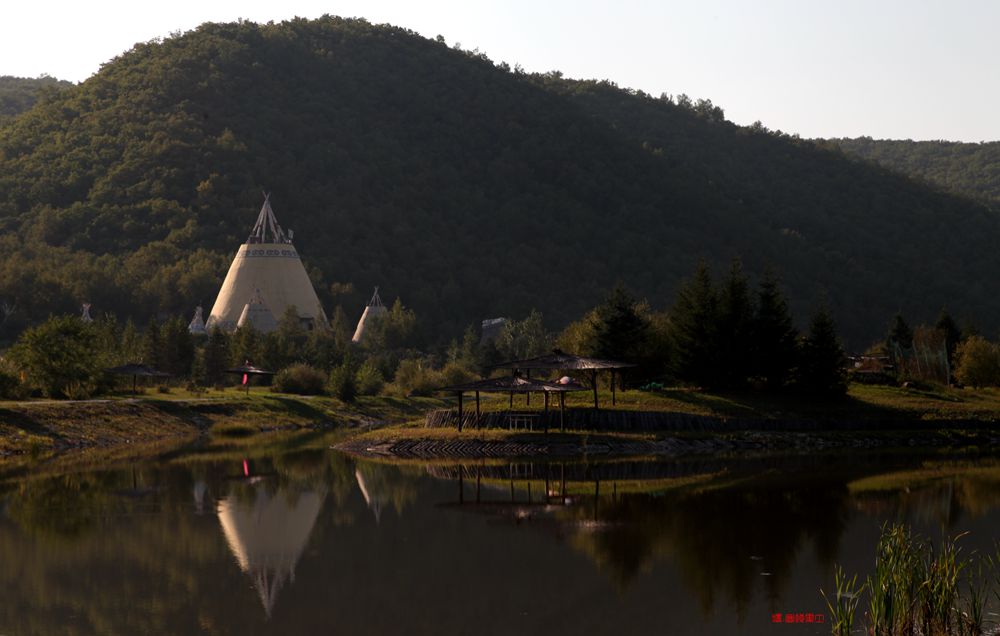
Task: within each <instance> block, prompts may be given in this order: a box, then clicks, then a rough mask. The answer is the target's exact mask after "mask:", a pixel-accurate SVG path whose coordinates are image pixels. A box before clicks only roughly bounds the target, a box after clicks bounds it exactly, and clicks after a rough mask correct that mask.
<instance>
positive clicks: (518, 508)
mask: <svg viewBox="0 0 1000 636" xmlns="http://www.w3.org/2000/svg"><path fill="white" fill-rule="evenodd" d="M886 521H905V522H908V523H910V524H912V525H913V527H914V529H915V530H917V531H919V532H921V533H922V534H924V535H925V536H928V537H931V538H939V537H940V536H942V533H943V534H949V535H951V534H956V533H958V532H964V531H970V532H969V534H968V535H967V536H965V537H963V538H962V539H961V540H960V545H961V546H962V548H963V553H971V552H972V551H975V550H979V551H984V552H985V551H988V550H989V549H990V547H991V546H992V544H993V541H994V537H996V536H997V535H998V534H1000V461H997V460H996V459H994V458H989V457H983V456H969V455H967V456H958V457H956V456H951V457H949V456H943V455H926V454H925V455H920V454H906V453H894V454H886V453H883V454H875V453H870V454H863V453H851V454H831V455H814V456H807V457H759V458H731V459H717V458H711V457H700V458H695V459H686V460H677V461H648V460H647V461H641V460H617V461H590V462H578V461H573V462H565V463H559V462H555V463H545V462H515V463H510V462H502V461H485V462H466V463H465V464H461V465H460V464H448V463H444V462H434V463H432V464H431V465H427V464H419V463H407V464H405V465H399V464H395V465H394V464H390V463H386V462H369V461H364V462H362V461H356V460H354V459H352V458H350V457H347V456H345V455H342V454H340V453H337V452H335V451H332V450H329V449H328V448H327V446H326V445H325V444H324V445H322V446H319V447H312V448H308V447H307V448H298V449H296V450H294V451H291V452H284V453H276V454H274V455H273V456H261V455H258V456H253V457H251V458H249V459H247V460H246V461H244V460H243V459H241V458H238V457H236V456H228V457H227V458H225V459H220V458H219V456H218V455H214V456H213V455H211V454H208V453H201V452H199V451H198V450H197V449H192V450H191V451H190V452H184V453H178V454H175V456H173V457H171V458H170V459H169V460H160V461H157V462H149V463H136V464H134V465H133V464H126V465H123V466H119V467H115V468H114V469H107V470H101V471H93V472H74V473H71V474H66V475H61V476H56V477H44V478H28V479H23V480H21V481H20V482H13V483H6V484H3V485H0V583H2V589H3V592H2V600H0V634H3V635H8V636H13V635H22V634H128V635H132V634H240V635H243V636H245V635H248V634H319V633H323V634H408V635H409V634H434V635H440V634H545V635H551V634H588V635H589V634H614V635H615V636H623V635H625V634H705V633H710V634H768V635H775V634H828V633H830V628H829V627H830V626H829V624H828V623H829V620H830V616H829V612H828V610H827V607H826V605H825V603H824V601H823V598H822V596H821V595H820V592H819V590H820V588H821V587H822V588H824V589H826V590H828V591H829V590H830V587H831V584H832V576H833V575H832V572H833V566H834V564H835V563H840V564H842V565H844V566H845V568H846V569H847V570H848V572H859V573H861V574H862V576H864V574H866V573H868V572H869V571H870V569H871V566H872V562H873V558H874V547H875V542H876V540H877V538H878V535H879V529H880V526H881V525H882V524H883V523H885V522H886ZM776 614H780V618H781V622H780V623H778V622H775V619H776V618H778V617H776V616H775V615H776ZM789 618H791V619H796V622H794V623H788V622H786V620H787V619H789ZM809 619H812V621H813V622H812V623H809V622H807V621H808V620H809ZM821 620H825V621H826V623H819V622H818V621H821Z"/></svg>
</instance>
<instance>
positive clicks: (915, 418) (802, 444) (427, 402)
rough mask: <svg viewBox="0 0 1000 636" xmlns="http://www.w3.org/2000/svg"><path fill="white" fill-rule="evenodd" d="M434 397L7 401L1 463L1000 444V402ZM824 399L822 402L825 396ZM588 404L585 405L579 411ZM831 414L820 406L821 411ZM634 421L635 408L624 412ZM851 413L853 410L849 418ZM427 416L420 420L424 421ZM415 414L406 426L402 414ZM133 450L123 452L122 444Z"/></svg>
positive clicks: (0, 427)
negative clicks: (319, 437)
mask: <svg viewBox="0 0 1000 636" xmlns="http://www.w3.org/2000/svg"><path fill="white" fill-rule="evenodd" d="M448 406H450V404H449V403H448V402H447V401H444V400H440V399H433V398H393V397H373V398H361V399H359V400H358V401H356V402H353V403H351V404H345V403H342V402H340V401H338V400H335V399H333V398H326V397H307V396H292V395H285V394H276V393H270V392H266V391H260V392H256V391H254V392H251V395H250V396H249V397H247V396H244V395H243V394H242V393H236V392H224V393H220V394H216V395H209V396H197V397H190V398H189V397H186V396H164V397H155V396H139V397H128V398H125V397H120V398H112V399H103V400H89V401H79V402H68V401H67V402H57V401H49V400H45V401H42V400H39V401H26V402H0V462H2V461H9V460H10V459H11V458H14V459H17V458H21V459H23V458H30V457H36V456H40V455H46V456H51V457H58V456H60V455H63V454H69V453H76V452H79V451H86V450H95V449H96V450H102V451H108V450H115V449H118V450H121V449H128V448H130V447H132V448H136V449H137V450H138V449H139V448H140V447H151V446H156V445H163V444H167V443H173V442H176V443H184V442H193V441H196V440H199V439H214V440H228V441H230V442H233V443H241V444H245V445H248V446H249V445H252V444H254V443H256V441H255V440H256V439H257V436H261V435H270V434H280V433H282V432H295V431H303V430H340V431H343V432H345V433H346V434H347V435H348V438H347V439H346V440H343V441H340V442H339V443H337V444H335V445H334V446H333V447H332V448H335V449H337V450H340V451H343V452H346V453H348V454H351V455H354V456H358V457H372V458H383V459H393V458H395V459H420V458H423V459H451V458H455V459H482V458H514V457H587V456H601V457H622V456H657V457H679V456H683V455H704V454H711V453H760V452H765V453H767V452H801V453H811V452H822V451H827V450H845V449H866V448H875V449H889V448H929V449H937V448H946V447H952V448H980V447H982V448H992V447H997V445H998V444H1000V411H997V410H994V409H982V410H979V411H977V412H974V413H972V412H968V411H966V412H957V411H956V412H953V413H949V414H948V415H952V417H947V416H942V415H945V414H943V413H941V412H934V411H931V410H929V409H915V408H909V409H898V410H889V411H882V412H880V413H879V415H878V416H874V417H873V416H871V414H870V413H868V415H869V417H858V416H859V415H861V413H860V412H857V413H853V414H852V413H851V412H850V411H845V412H841V411H838V409H836V408H834V409H832V410H829V411H827V410H825V409H821V411H815V412H811V413H806V412H801V411H799V412H796V411H795V410H791V411H783V410H779V409H776V408H758V409H756V410H755V411H754V412H752V413H745V412H741V413H740V414H738V415H737V414H732V413H726V412H719V411H717V412H715V413H711V414H706V413H704V412H701V413H697V412H685V411H681V410H674V409H662V410H656V409H652V408H649V409H646V410H641V411H640V410H637V411H633V413H634V414H635V415H634V417H635V420H636V421H637V422H638V421H646V420H651V421H659V422H667V423H669V425H668V426H664V427H663V428H643V427H635V428H634V429H632V430H630V427H628V426H625V427H618V428H617V429H616V430H595V429H586V430H571V431H568V432H565V433H560V432H557V431H554V430H553V431H551V432H549V433H547V434H546V433H542V432H540V431H539V432H526V431H509V430H507V429H503V428H488V429H475V428H473V429H467V430H465V431H463V432H461V433H459V432H458V431H457V430H455V429H454V428H446V427H440V426H438V427H430V426H424V425H423V421H424V418H425V416H426V415H427V414H428V413H430V412H432V411H434V410H435V409H437V410H440V409H442V408H447V407H448ZM820 406H821V405H820ZM581 412H582V410H581ZM819 412H823V415H822V416H817V414H818V413H819ZM620 415H622V416H624V417H625V419H631V417H632V416H630V415H629V412H628V411H624V412H620ZM851 415H854V417H851ZM418 419H419V420H420V422H421V423H420V424H417V423H416V421H417V420H418ZM406 422H409V423H408V424H404V423H406ZM126 452H127V451H126Z"/></svg>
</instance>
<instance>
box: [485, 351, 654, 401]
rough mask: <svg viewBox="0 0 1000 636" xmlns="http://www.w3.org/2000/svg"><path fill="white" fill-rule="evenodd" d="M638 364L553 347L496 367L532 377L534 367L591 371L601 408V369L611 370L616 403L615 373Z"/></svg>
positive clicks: (612, 392)
mask: <svg viewBox="0 0 1000 636" xmlns="http://www.w3.org/2000/svg"><path fill="white" fill-rule="evenodd" d="M634 366H636V365H634V364H631V363H629V362H618V361H615V360H602V359H600V358H587V357H584V356H577V355H573V354H572V353H565V352H563V351H560V350H559V349H553V350H552V353H550V354H548V355H544V356H539V357H537V358H528V359H527V360H512V361H510V362H504V363H502V364H498V365H495V366H494V367H493V368H494V369H511V370H513V371H514V372H515V373H517V372H518V371H525V372H527V374H528V377H529V378H530V377H531V371H532V370H533V369H543V370H546V371H555V370H562V371H589V372H590V380H591V384H592V385H593V390H594V408H595V409H596V408H599V407H598V403H597V373H598V372H599V371H610V372H611V405H612V406H614V405H615V375H616V372H617V371H618V369H628V368H631V367H634Z"/></svg>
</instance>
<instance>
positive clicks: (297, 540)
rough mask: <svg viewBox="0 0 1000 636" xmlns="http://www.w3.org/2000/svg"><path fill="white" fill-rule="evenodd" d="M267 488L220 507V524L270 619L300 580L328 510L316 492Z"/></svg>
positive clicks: (258, 488)
mask: <svg viewBox="0 0 1000 636" xmlns="http://www.w3.org/2000/svg"><path fill="white" fill-rule="evenodd" d="M270 490H271V489H270V488H268V487H266V485H265V484H263V483H261V484H258V485H257V486H256V488H255V489H254V492H253V497H252V498H251V499H250V501H247V499H246V498H244V497H238V496H236V494H230V495H229V496H227V497H225V498H224V499H222V500H221V501H220V502H219V504H218V515H219V524H220V525H221V526H222V532H223V534H224V535H225V537H226V543H227V544H229V549H230V551H231V552H232V553H233V556H234V557H235V558H236V562H237V564H238V565H239V567H240V569H241V570H243V571H244V572H246V573H247V574H249V575H250V577H251V578H252V579H253V584H254V587H255V588H256V590H257V594H258V596H259V597H260V602H261V604H262V605H263V606H264V612H265V613H266V614H267V616H268V617H270V616H271V612H272V611H273V609H274V603H275V601H276V600H277V598H278V593H279V592H280V591H281V588H282V587H284V584H285V582H286V581H291V582H294V581H295V566H296V564H297V563H298V561H299V558H300V557H301V556H302V552H303V550H304V549H305V547H306V544H307V543H308V541H309V535H310V534H312V530H313V526H315V525H316V518H317V517H318V516H319V511H320V508H321V507H322V505H323V495H322V494H321V493H317V492H313V491H305V492H301V493H290V492H287V491H285V490H282V489H279V490H278V491H277V492H276V493H274V494H273V495H272V494H271V493H270Z"/></svg>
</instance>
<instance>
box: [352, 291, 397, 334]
mask: <svg viewBox="0 0 1000 636" xmlns="http://www.w3.org/2000/svg"><path fill="white" fill-rule="evenodd" d="M387 311H388V310H387V309H386V308H385V305H383V304H382V299H381V298H380V297H379V295H378V287H376V288H375V293H374V294H373V295H372V299H371V300H369V301H368V304H367V305H366V306H365V311H364V313H362V314H361V320H359V321H358V328H357V329H355V330H354V337H352V338H351V342H361V341H362V340H363V339H364V337H365V331H366V330H367V329H368V327H369V325H371V323H372V321H374V320H376V319H377V318H378V317H379V316H383V315H385V314H386V312H387Z"/></svg>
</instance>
